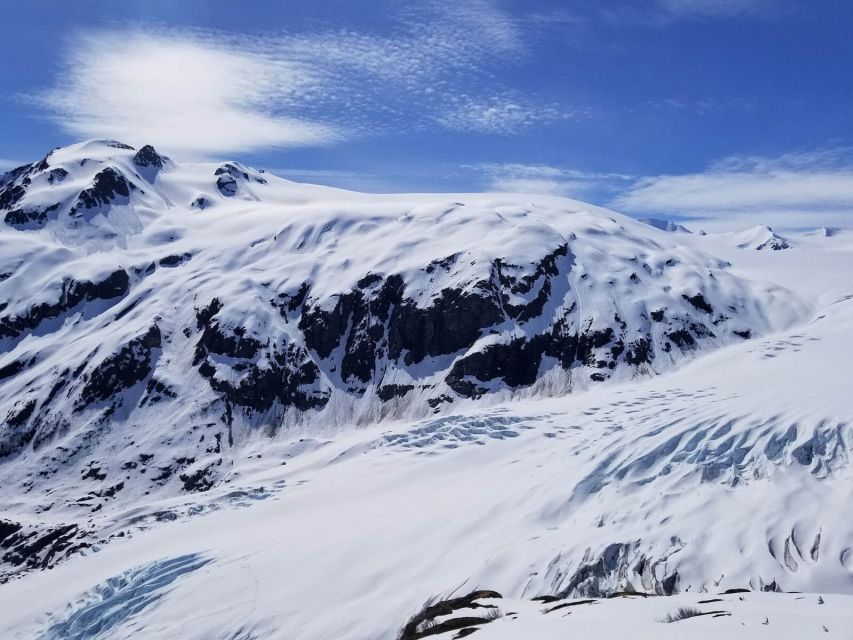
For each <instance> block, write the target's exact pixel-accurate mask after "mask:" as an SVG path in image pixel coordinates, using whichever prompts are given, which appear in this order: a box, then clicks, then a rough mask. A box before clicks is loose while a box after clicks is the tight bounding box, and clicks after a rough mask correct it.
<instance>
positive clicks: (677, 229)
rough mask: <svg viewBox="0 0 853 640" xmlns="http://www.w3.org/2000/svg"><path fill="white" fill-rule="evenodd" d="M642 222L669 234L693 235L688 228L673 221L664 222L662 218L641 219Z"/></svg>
mask: <svg viewBox="0 0 853 640" xmlns="http://www.w3.org/2000/svg"><path fill="white" fill-rule="evenodd" d="M640 222H643V223H645V224H647V225H649V226H651V227H654V228H655V229H660V230H661V231H666V232H668V233H693V232H692V231H690V229H688V228H687V227H685V226H683V225H680V224H678V223H677V222H675V221H673V220H664V219H662V218H640Z"/></svg>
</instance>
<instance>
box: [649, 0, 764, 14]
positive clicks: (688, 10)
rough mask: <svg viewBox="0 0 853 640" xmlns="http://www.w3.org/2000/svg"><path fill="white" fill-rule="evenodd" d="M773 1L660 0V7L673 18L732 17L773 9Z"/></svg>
mask: <svg viewBox="0 0 853 640" xmlns="http://www.w3.org/2000/svg"><path fill="white" fill-rule="evenodd" d="M774 4H775V2H774V1H773V0H658V5H659V6H660V8H661V9H662V10H664V11H665V12H667V13H669V14H671V15H673V16H682V17H688V16H707V17H732V16H738V15H746V14H756V13H761V12H764V11H767V10H769V9H772V8H773V6H774Z"/></svg>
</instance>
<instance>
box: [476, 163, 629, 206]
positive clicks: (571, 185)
mask: <svg viewBox="0 0 853 640" xmlns="http://www.w3.org/2000/svg"><path fill="white" fill-rule="evenodd" d="M474 168H475V169H476V170H478V171H479V172H480V173H481V174H482V175H484V176H485V178H486V187H487V188H488V189H489V190H491V191H508V192H516V193H541V194H547V195H558V196H568V197H574V198H585V197H589V196H594V195H596V194H602V193H609V192H611V191H613V190H614V189H616V188H618V186H619V185H624V183H625V182H626V181H630V180H633V177H632V176H627V175H623V174H619V173H595V172H590V171H578V170H576V169H569V168H564V167H554V166H549V165H541V164H517V163H508V164H481V165H477V166H476V167H474Z"/></svg>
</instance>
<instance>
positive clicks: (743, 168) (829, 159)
mask: <svg viewBox="0 0 853 640" xmlns="http://www.w3.org/2000/svg"><path fill="white" fill-rule="evenodd" d="M611 204H612V206H614V207H615V208H618V209H622V210H624V211H628V212H631V213H662V212H663V213H670V214H677V215H684V216H688V217H693V218H698V219H703V220H720V219H729V220H731V219H732V218H735V219H738V218H739V219H743V220H745V219H749V220H750V221H756V220H760V221H762V222H764V223H765V224H773V223H774V221H778V222H776V223H777V224H782V225H787V226H790V224H791V222H792V221H794V220H797V221H798V224H799V225H800V226H801V225H803V224H841V223H846V224H847V225H848V226H849V224H850V223H851V222H853V158H851V150H849V149H840V150H821V151H815V152H808V153H795V154H787V155H784V156H781V157H779V158H762V157H732V158H727V159H725V160H723V161H721V162H718V163H717V164H715V165H713V166H712V167H710V168H709V169H708V170H706V171H703V172H699V173H692V174H683V175H661V176H653V177H646V178H642V179H640V180H638V181H636V182H635V183H634V184H633V185H632V186H631V187H630V188H629V189H628V190H626V191H625V192H624V193H623V194H622V195H620V196H618V197H617V198H615V199H614V200H613V202H612V203H611Z"/></svg>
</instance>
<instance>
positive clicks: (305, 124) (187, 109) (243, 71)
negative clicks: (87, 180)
mask: <svg viewBox="0 0 853 640" xmlns="http://www.w3.org/2000/svg"><path fill="white" fill-rule="evenodd" d="M63 76H64V80H62V81H61V82H60V83H59V85H58V86H57V87H55V88H54V89H52V90H50V91H47V92H45V93H43V94H41V95H40V96H38V97H37V98H36V100H37V102H38V103H39V104H41V105H42V106H44V107H46V108H48V109H49V110H50V111H51V112H52V113H53V114H54V117H55V118H56V119H57V120H58V121H59V122H60V124H61V125H62V126H63V127H64V128H66V129H67V130H68V131H69V132H70V133H72V134H74V135H76V136H81V137H109V138H115V139H118V140H124V141H127V142H129V143H132V144H145V143H151V144H155V145H158V146H161V147H163V148H166V149H168V150H169V151H170V152H174V153H198V154H210V153H216V152H221V151H226V150H227V151H249V150H251V149H254V148H257V147H262V146H268V147H279V146H304V145H316V144H324V143H328V142H331V141H334V140H335V139H336V138H337V137H338V135H339V132H338V131H336V130H335V128H334V127H330V126H328V125H325V124H321V123H319V122H314V121H311V120H308V119H304V118H299V117H295V116H293V115H289V114H286V113H279V112H278V109H280V108H281V106H282V105H287V104H288V103H293V102H298V101H299V99H300V98H301V97H303V96H306V95H310V92H311V91H312V90H313V89H314V88H315V87H316V86H317V84H318V82H319V78H318V77H316V75H315V74H314V73H313V72H312V70H311V69H310V68H306V67H305V66H303V65H299V64H298V63H294V62H291V61H284V60H278V59H275V58H274V57H272V56H268V55H264V54H263V53H260V52H258V51H254V50H252V49H251V48H248V47H241V46H238V45H236V44H235V43H229V42H222V43H219V42H216V41H215V40H212V39H209V38H204V37H202V36H201V35H199V34H190V35H178V34H175V33H165V34H149V33H144V32H142V31H121V32H99V33H92V34H88V35H85V36H81V37H79V38H78V39H77V41H76V42H75V44H74V47H73V48H72V50H71V51H70V53H69V55H68V58H67V59H66V61H65V70H64V73H63Z"/></svg>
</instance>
